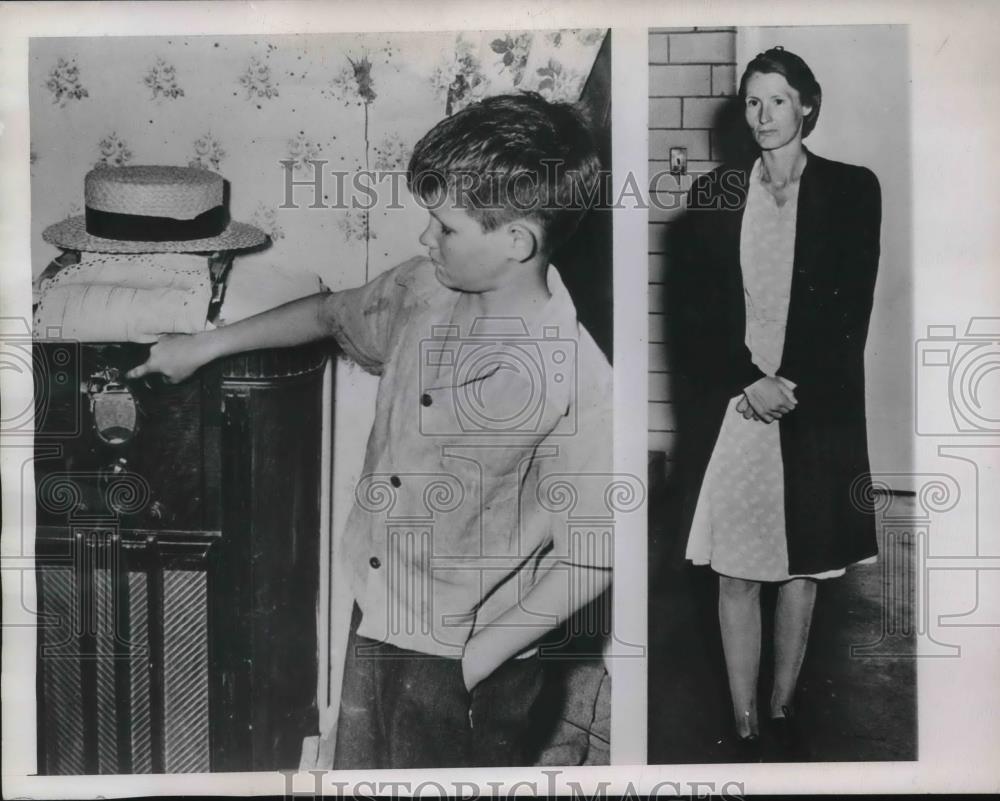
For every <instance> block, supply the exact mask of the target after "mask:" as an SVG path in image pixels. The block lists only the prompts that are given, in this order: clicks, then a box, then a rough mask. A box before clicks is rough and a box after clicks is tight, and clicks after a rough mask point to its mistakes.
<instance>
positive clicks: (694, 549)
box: [687, 159, 843, 581]
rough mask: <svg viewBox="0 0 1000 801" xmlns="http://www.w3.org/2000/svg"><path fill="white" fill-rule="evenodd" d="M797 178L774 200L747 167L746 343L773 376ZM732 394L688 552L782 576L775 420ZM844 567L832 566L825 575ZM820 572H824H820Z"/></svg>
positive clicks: (757, 577)
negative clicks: (748, 415) (747, 409)
mask: <svg viewBox="0 0 1000 801" xmlns="http://www.w3.org/2000/svg"><path fill="white" fill-rule="evenodd" d="M797 207H798V184H795V185H793V186H792V187H790V192H789V195H788V198H787V200H786V201H785V202H784V204H782V205H781V206H779V205H778V203H777V201H775V199H774V197H773V196H772V195H771V193H770V192H768V191H767V189H766V188H765V187H764V186H763V185H762V183H761V163H760V160H759V159H758V160H757V162H756V163H755V164H754V167H753V170H752V171H751V178H750V185H749V188H748V193H747V202H746V208H745V210H744V212H743V226H742V230H741V232H740V263H741V266H742V271H743V287H744V300H745V304H746V319H747V329H746V344H747V347H748V348H749V349H750V353H751V354H752V357H753V361H754V364H756V365H757V366H758V367H759V368H760V369H761V370H762V371H763V372H764V373H765V374H766V375H771V376H773V375H774V374H775V372H776V371H777V369H778V366H779V365H780V363H781V354H782V349H783V347H784V343H785V323H786V321H787V318H788V300H789V295H790V291H791V285H792V265H793V262H794V256H795V221H796V215H797ZM740 397H742V395H740V396H737V397H735V398H733V399H732V400H731V401H730V403H729V407H728V408H727V410H726V415H725V418H724V419H723V422H722V428H721V430H720V432H719V437H718V440H717V441H716V443H715V448H714V450H713V452H712V457H711V459H710V461H709V464H708V469H707V470H706V473H705V480H704V481H703V483H702V486H701V492H700V495H699V496H698V505H697V507H696V509H695V515H694V521H693V523H692V527H691V534H690V537H689V539H688V548H687V558H688V559H690V560H691V561H693V562H694V563H695V564H710V565H711V566H712V569H713V570H715V571H716V572H717V573H721V574H723V575H726V576H732V577H735V578H743V579H750V580H754V581H782V580H787V579H788V578H790V576H789V573H788V550H787V546H786V541H785V493H784V471H783V469H782V464H781V442H780V439H779V431H778V424H777V423H776V422H775V423H770V424H767V423H762V422H759V421H757V420H752V419H751V420H746V419H744V418H743V415H741V414H740V413H739V412H738V411H736V405H737V403H738V402H739V399H740ZM840 573H843V570H837V571H831V572H830V573H829V575H834V574H838V575H839V574H840ZM822 575H823V576H826V575H828V574H825V573H824V574H822Z"/></svg>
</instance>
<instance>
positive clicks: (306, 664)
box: [34, 340, 328, 774]
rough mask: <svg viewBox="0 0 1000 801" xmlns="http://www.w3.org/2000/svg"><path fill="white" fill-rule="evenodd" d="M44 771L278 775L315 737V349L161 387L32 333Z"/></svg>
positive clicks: (114, 362) (118, 355) (244, 359)
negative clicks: (304, 742)
mask: <svg viewBox="0 0 1000 801" xmlns="http://www.w3.org/2000/svg"><path fill="white" fill-rule="evenodd" d="M34 349H35V350H34V358H35V392H36V437H35V449H34V470H35V489H36V507H37V529H36V574H37V579H38V585H37V586H38V599H39V613H40V621H41V622H40V626H39V637H38V648H39V653H38V656H39V660H38V673H37V691H38V752H39V760H38V770H39V773H42V774H92V773H158V772H171V773H172V772H189V771H208V770H212V771H237V770H274V769H278V768H295V767H297V766H298V762H299V756H300V750H301V746H302V739H303V737H305V736H307V735H312V734H315V733H316V732H317V731H318V720H317V708H316V697H315V695H316V685H317V681H316V679H317V676H316V673H317V644H316V604H317V596H318V590H319V564H320V560H319V538H320V534H319V532H320V516H321V510H320V496H321V492H320V475H321V464H320V460H321V450H322V448H321V440H322V434H321V421H322V409H321V404H322V402H323V392H322V387H323V371H324V367H325V365H326V362H327V359H328V354H327V352H326V351H325V350H324V349H323V348H322V347H318V346H316V347H314V346H309V347H302V348H290V349H280V350H273V351H258V352H253V353H247V354H242V355H240V356H237V357H233V358H230V359H228V360H225V361H222V362H220V363H213V364H211V365H208V366H207V367H205V368H203V369H202V370H200V371H199V372H198V373H197V374H196V375H195V376H193V377H192V378H191V379H189V380H188V381H185V382H183V383H181V384H178V385H167V384H164V383H162V382H161V381H160V380H159V379H158V378H154V379H152V380H149V381H146V380H140V381H125V380H124V378H123V376H124V373H125V371H126V370H127V369H128V368H129V367H131V366H134V365H136V364H139V363H141V362H142V361H144V360H145V357H146V354H147V352H148V346H145V345H136V344H126V343H123V344H109V345H93V344H80V343H73V342H68V341H62V340H48V341H38V342H36V343H35V345H34Z"/></svg>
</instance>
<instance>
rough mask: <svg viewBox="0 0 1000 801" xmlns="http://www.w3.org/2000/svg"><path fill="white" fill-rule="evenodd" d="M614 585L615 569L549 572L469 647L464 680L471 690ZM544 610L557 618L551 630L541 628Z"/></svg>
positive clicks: (574, 567)
mask: <svg viewBox="0 0 1000 801" xmlns="http://www.w3.org/2000/svg"><path fill="white" fill-rule="evenodd" d="M610 585H611V569H610V568H601V567H588V566H584V565H576V564H570V563H568V562H562V563H561V564H560V566H559V567H558V568H554V569H551V570H549V571H548V572H547V573H546V574H545V575H544V576H542V578H541V579H539V581H538V583H537V584H535V585H534V586H533V587H532V588H531V589H530V590H528V592H527V593H525V594H524V597H523V598H522V604H521V605H518V606H512V607H511V608H510V609H508V610H507V611H506V612H504V613H503V614H502V615H500V617H498V618H497V619H496V620H494V621H493V622H492V623H490V624H489V625H487V626H485V627H484V628H482V629H480V630H479V632H477V633H476V635H475V636H473V637H472V638H470V639H469V641H468V642H467V643H466V645H465V653H464V655H463V656H462V676H463V677H464V679H465V686H466V687H467V688H468V689H469V690H471V689H472V688H473V687H475V686H476V685H477V684H479V682H481V681H482V680H483V679H485V678H486V677H487V676H489V675H490V674H491V673H492V672H493V671H494V670H496V669H497V668H498V667H500V665H502V664H503V663H504V662H506V661H507V660H508V659H510V658H511V657H512V656H514V655H516V654H519V653H521V652H522V651H524V650H525V649H527V648H528V647H529V646H530V645H531V644H532V643H534V642H535V641H536V640H538V639H539V638H540V637H543V636H544V635H545V634H547V633H548V632H549V631H551V630H552V629H554V628H556V627H557V626H558V625H560V624H561V623H562V622H563V621H565V620H566V619H567V618H568V617H570V615H572V614H573V613H574V612H576V611H577V610H578V609H582V608H583V607H584V606H586V605H587V604H588V603H590V602H591V601H593V600H594V599H595V598H597V597H598V596H599V595H600V594H601V593H602V592H604V591H605V590H606V589H607V588H608V587H609V586H610ZM529 609H544V610H545V612H546V614H547V615H553V616H554V617H555V618H557V620H553V621H552V625H551V627H548V628H543V627H542V626H540V625H539V618H538V615H537V614H533V613H530V612H528V611H527V610H529Z"/></svg>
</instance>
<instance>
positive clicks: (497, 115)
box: [406, 92, 601, 253]
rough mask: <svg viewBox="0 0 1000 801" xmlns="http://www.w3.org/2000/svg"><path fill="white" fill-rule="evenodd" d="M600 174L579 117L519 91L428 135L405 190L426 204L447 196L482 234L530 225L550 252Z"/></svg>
mask: <svg viewBox="0 0 1000 801" xmlns="http://www.w3.org/2000/svg"><path fill="white" fill-rule="evenodd" d="M600 170H601V165H600V160H599V159H598V156H597V147H596V144H595V142H594V137H593V135H592V133H591V131H590V127H589V126H588V125H587V123H586V121H585V120H584V117H583V115H582V114H581V113H580V112H579V111H578V110H577V109H576V108H575V107H574V106H572V105H570V104H569V103H550V102H548V101H547V100H545V98H543V97H542V96H541V95H539V94H538V93H537V92H522V93H520V94H516V95H498V96H496V97H489V98H486V99H485V100H483V101H481V102H479V103H475V104H473V105H470V106H466V107H465V108H464V109H462V110H461V111H459V112H457V113H456V114H455V115H453V116H451V117H448V118H446V119H444V120H442V121H441V122H439V123H438V124H437V125H435V126H434V127H433V128H431V130H430V131H428V132H427V133H426V134H425V135H424V137H423V138H422V139H421V140H420V141H419V142H417V145H416V147H415V148H414V150H413V155H412V156H411V157H410V164H409V167H408V168H407V175H406V183H407V186H408V187H409V189H410V191H411V192H412V193H413V194H414V195H416V196H417V197H418V198H420V199H421V200H422V201H423V202H425V203H428V204H434V203H438V202H441V201H442V200H443V198H445V197H448V196H451V197H454V198H455V200H456V202H457V203H458V205H459V206H461V207H462V208H464V209H465V210H466V211H467V212H468V213H469V214H470V215H471V216H472V217H473V218H474V219H476V220H477V221H478V222H479V224H480V226H481V227H482V229H483V230H484V231H494V230H496V229H497V228H499V227H500V226H501V225H505V224H507V223H509V222H513V221H514V220H517V219H521V218H528V219H532V220H535V221H536V222H537V223H539V224H540V225H541V227H542V230H543V231H544V240H545V241H544V242H543V243H542V245H541V246H542V248H543V249H544V250H545V251H546V252H548V253H551V252H552V251H553V250H554V249H555V248H556V247H558V246H559V245H560V244H561V243H562V242H564V241H565V240H566V239H567V238H568V237H569V236H570V235H571V234H572V233H573V231H574V229H575V228H576V226H577V224H578V223H579V221H580V219H581V218H582V217H583V215H584V214H585V213H586V211H587V210H588V209H590V208H592V207H593V206H594V205H595V203H597V199H598V194H599V186H598V182H599V176H600Z"/></svg>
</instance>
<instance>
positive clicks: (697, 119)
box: [649, 28, 736, 460]
mask: <svg viewBox="0 0 1000 801" xmlns="http://www.w3.org/2000/svg"><path fill="white" fill-rule="evenodd" d="M735 60H736V29H735V28H654V29H652V30H651V31H650V34H649V176H650V192H651V200H652V201H654V202H652V203H651V204H650V206H651V207H650V212H649V228H650V230H649V342H650V345H649V347H650V353H649V450H650V451H659V452H664V453H665V454H666V456H667V459H668V460H669V458H670V454H671V450H672V444H673V432H674V415H673V408H672V405H671V402H670V365H669V363H668V357H667V346H666V344H665V343H664V339H665V336H664V330H665V327H666V326H665V324H664V319H663V309H664V286H663V279H664V274H665V270H666V265H667V262H668V260H669V258H670V248H671V240H670V233H671V223H672V222H673V221H675V220H676V219H677V217H678V215H679V214H681V213H683V205H684V195H685V193H686V192H687V190H688V188H689V187H690V186H691V179H692V176H696V175H698V174H700V173H703V172H707V171H709V170H712V169H714V168H715V167H717V166H718V165H719V161H718V159H720V158H721V156H720V153H719V150H720V142H719V141H718V138H717V136H716V134H715V132H714V131H713V130H712V129H713V125H714V124H715V122H716V119H717V117H718V116H719V114H720V113H721V112H722V108H723V106H724V105H725V104H727V103H729V102H731V98H732V96H733V95H734V94H735V93H736V65H735ZM671 147H686V148H687V157H688V175H686V176H682V177H674V176H671V175H669V169H670V161H669V156H670V148H671ZM657 176H659V177H657Z"/></svg>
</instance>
